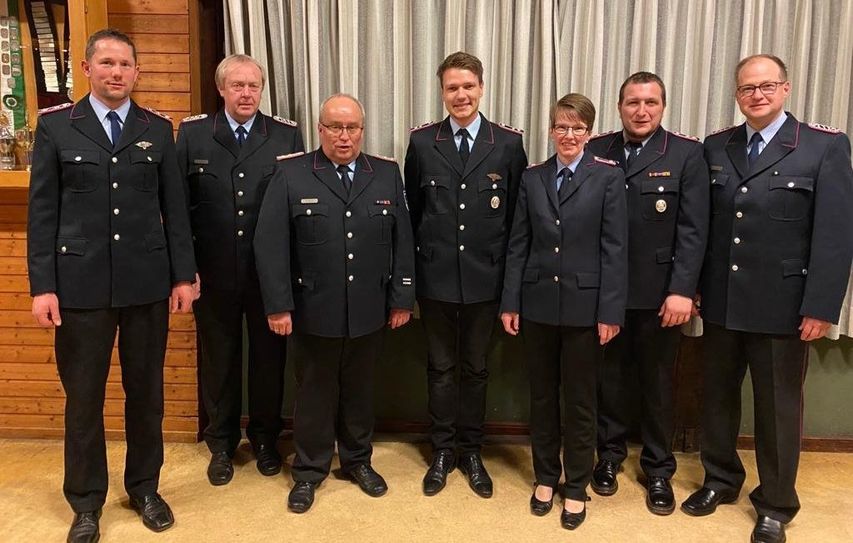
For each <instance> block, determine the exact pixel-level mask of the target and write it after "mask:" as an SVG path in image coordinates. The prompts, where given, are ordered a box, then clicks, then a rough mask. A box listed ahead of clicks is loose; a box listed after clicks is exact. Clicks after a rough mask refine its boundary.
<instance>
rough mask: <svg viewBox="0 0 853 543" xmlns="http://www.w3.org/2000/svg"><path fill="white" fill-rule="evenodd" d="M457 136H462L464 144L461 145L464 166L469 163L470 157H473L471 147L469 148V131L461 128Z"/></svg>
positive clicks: (460, 153)
mask: <svg viewBox="0 0 853 543" xmlns="http://www.w3.org/2000/svg"><path fill="white" fill-rule="evenodd" d="M456 135H457V136H462V143H460V144H459V158H461V159H462V164H465V163H467V162H468V157H469V156H471V147H469V146H468V131H467V130H465V129H464V128H460V129H459V131H458V132H456Z"/></svg>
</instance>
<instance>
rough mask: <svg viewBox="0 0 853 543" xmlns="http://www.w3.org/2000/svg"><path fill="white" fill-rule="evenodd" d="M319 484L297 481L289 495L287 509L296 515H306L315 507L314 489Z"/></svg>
mask: <svg viewBox="0 0 853 543" xmlns="http://www.w3.org/2000/svg"><path fill="white" fill-rule="evenodd" d="M315 488H317V483H311V482H309V481H296V484H295V485H293V488H291V489H290V494H288V495H287V508H288V509H290V510H291V511H293V512H294V513H304V512H305V511H308V510H309V509H311V506H312V505H314V489H315Z"/></svg>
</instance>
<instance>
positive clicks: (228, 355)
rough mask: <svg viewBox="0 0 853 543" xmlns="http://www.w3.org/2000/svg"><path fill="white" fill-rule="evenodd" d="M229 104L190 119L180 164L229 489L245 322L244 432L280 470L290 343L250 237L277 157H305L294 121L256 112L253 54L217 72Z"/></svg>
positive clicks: (262, 461)
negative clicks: (264, 296)
mask: <svg viewBox="0 0 853 543" xmlns="http://www.w3.org/2000/svg"><path fill="white" fill-rule="evenodd" d="M215 78H216V86H217V88H218V89H219V94H220V96H222V99H223V100H224V102H225V107H224V108H223V109H222V110H220V111H218V112H217V113H215V114H213V115H195V116H193V117H188V118H186V119H184V121H183V122H182V123H181V127H180V129H179V131H178V145H177V147H178V165H179V166H180V168H181V174H182V178H183V179H184V183H185V187H186V191H187V195H188V197H187V200H188V202H189V206H190V218H191V221H192V228H193V244H194V245H195V255H196V260H197V261H198V271H199V275H200V276H201V283H202V284H203V288H202V292H201V297H200V298H199V300H198V303H197V304H196V307H195V318H196V325H197V327H198V336H199V345H200V355H201V356H200V361H199V379H200V380H201V397H202V401H203V403H204V408H205V411H206V412H207V418H208V424H207V426H206V427H205V429H204V441H205V443H207V447H208V449H210V453H211V457H210V464H209V465H208V467H207V478H208V480H209V481H210V484H212V485H224V484H227V483H228V482H229V481H230V480H231V477H232V476H233V475H234V466H233V464H232V462H231V458H232V457H233V456H234V451H235V450H236V449H237V446H238V445H239V443H240V415H241V414H242V408H243V401H242V392H243V378H242V377H243V318H244V317H245V319H246V329H247V332H248V340H249V349H248V351H249V360H248V383H247V384H248V386H247V388H248V395H249V399H248V400H249V401H248V404H249V425H248V426H247V428H246V435H247V437H248V438H249V441H250V442H251V444H252V449H253V450H254V452H255V457H256V459H257V464H256V465H257V468H258V471H259V472H260V473H261V474H263V475H267V476H270V475H275V474H277V473H278V472H279V471H281V456H280V455H279V453H278V451H277V450H276V439H277V438H278V434H279V432H281V403H282V390H283V388H284V357H285V341H284V338H282V337H280V336H277V335H276V334H273V333H272V332H271V331H270V330H269V327H268V326H267V319H266V315H265V314H264V310H263V304H262V302H261V291H260V287H259V286H258V276H257V272H256V271H255V259H254V255H253V253H252V239H253V238H254V233H255V224H256V223H257V220H258V212H259V211H260V208H261V201H262V200H263V197H264V192H265V191H266V189H267V185H269V182H270V179H272V175H273V171H274V169H275V165H276V158H277V157H281V156H285V155H288V154H290V153H293V152H296V151H304V150H305V148H304V146H303V145H302V135H301V134H300V132H299V129H298V128H297V127H296V123H295V122H293V121H289V120H287V119H283V118H281V117H270V116H268V115H264V114H263V113H262V112H260V111H258V108H259V107H260V102H261V92H262V91H263V88H264V83H265V80H266V79H265V77H264V71H263V68H262V67H261V65H260V64H258V62H257V61H256V60H255V59H253V58H252V57H249V56H246V55H231V56H229V57H226V58H225V59H224V60H222V62H220V63H219V66H218V67H217V69H216V75H215Z"/></svg>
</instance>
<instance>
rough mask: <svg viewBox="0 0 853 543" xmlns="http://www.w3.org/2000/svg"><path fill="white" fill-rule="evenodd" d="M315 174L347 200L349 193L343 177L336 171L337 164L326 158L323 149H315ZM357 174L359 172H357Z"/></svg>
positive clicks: (335, 193)
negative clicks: (343, 182)
mask: <svg viewBox="0 0 853 543" xmlns="http://www.w3.org/2000/svg"><path fill="white" fill-rule="evenodd" d="M313 172H314V176H315V177H316V178H317V179H319V180H320V181H321V182H322V183H323V184H324V185H326V187H327V188H328V189H329V190H330V191H332V193H333V194H334V195H335V196H337V197H338V198H340V199H341V200H343V201H344V202H346V201H347V200H348V199H349V195H348V194H347V193H346V191H345V190H344V187H343V184H342V183H341V178H340V176H339V175H338V172H336V171H335V166H334V165H333V164H332V161H331V160H329V159H328V158H326V155H325V154H323V151H322V149H317V150H316V151H314V167H313ZM356 175H357V174H356Z"/></svg>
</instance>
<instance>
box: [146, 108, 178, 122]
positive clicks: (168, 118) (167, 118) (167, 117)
mask: <svg viewBox="0 0 853 543" xmlns="http://www.w3.org/2000/svg"><path fill="white" fill-rule="evenodd" d="M142 109H144V110H145V111H147V112H148V113H153V114H154V115H157V116H158V117H160V118H161V119H166V120H167V121H169V122H172V118H171V117H169V116H168V115H166V114H165V113H160V112H159V111H157V110H156V109H154V108H153V107H148V106H142Z"/></svg>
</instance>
